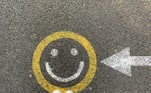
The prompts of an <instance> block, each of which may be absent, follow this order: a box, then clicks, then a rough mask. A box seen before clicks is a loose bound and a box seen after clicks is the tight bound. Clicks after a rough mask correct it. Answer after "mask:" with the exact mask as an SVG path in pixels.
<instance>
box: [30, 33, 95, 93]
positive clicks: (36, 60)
mask: <svg viewBox="0 0 151 93" xmlns="http://www.w3.org/2000/svg"><path fill="white" fill-rule="evenodd" d="M62 38H69V39H72V40H75V41H77V42H78V43H79V44H81V45H82V46H83V47H84V48H85V50H86V51H87V54H88V57H89V68H88V71H87V73H86V75H85V77H84V78H83V80H81V81H80V82H79V83H77V84H76V85H73V86H71V87H66V88H62V87H58V86H55V85H53V84H51V83H49V82H48V81H47V80H46V79H45V77H44V76H43V74H42V72H41V69H40V57H41V54H42V52H43V50H44V49H45V47H46V46H47V45H48V44H49V43H51V42H52V41H55V40H58V39H62ZM96 66H97V63H96V54H95V51H94V49H93V47H92V45H91V44H90V42H89V41H88V40H87V39H86V38H85V37H83V36H81V35H79V34H76V33H74V32H70V31H60V32H55V33H54V34H51V35H49V36H47V37H46V38H44V39H43V40H42V41H41V42H40V43H39V44H38V46H37V47H36V50H35V52H34V54H33V59H32V68H33V72H34V75H35V77H36V79H37V81H38V83H39V84H40V85H41V87H43V88H44V89H45V90H46V91H48V92H49V93H52V92H53V91H54V90H59V91H61V93H66V91H67V90H72V91H73V93H78V92H80V91H82V90H83V89H85V88H86V87H87V86H88V85H89V84H90V83H91V81H92V79H93V77H94V75H95V72H96Z"/></svg>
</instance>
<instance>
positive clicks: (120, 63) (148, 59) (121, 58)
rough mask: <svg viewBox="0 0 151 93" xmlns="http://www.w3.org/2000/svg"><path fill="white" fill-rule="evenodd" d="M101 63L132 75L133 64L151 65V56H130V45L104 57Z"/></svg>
mask: <svg viewBox="0 0 151 93" xmlns="http://www.w3.org/2000/svg"><path fill="white" fill-rule="evenodd" d="M101 63H104V64H105V65H107V66H110V67H112V68H113V69H115V70H118V71H120V72H121V73H123V74H126V75H128V76H130V77H131V76H132V74H131V66H151V56H130V48H129V47H128V48H125V49H123V50H122V51H120V52H119V53H116V54H114V55H112V56H111V57H109V58H106V59H104V60H103V61H101Z"/></svg>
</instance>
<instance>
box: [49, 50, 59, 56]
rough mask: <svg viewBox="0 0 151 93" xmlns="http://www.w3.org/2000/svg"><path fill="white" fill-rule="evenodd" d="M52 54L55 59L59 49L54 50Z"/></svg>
mask: <svg viewBox="0 0 151 93" xmlns="http://www.w3.org/2000/svg"><path fill="white" fill-rule="evenodd" d="M50 54H51V55H52V56H53V57H56V56H57V55H58V49H52V50H51V52H50Z"/></svg>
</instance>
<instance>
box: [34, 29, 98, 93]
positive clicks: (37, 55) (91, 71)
mask: <svg viewBox="0 0 151 93" xmlns="http://www.w3.org/2000/svg"><path fill="white" fill-rule="evenodd" d="M62 39H71V40H73V41H76V42H77V43H78V44H79V45H81V47H82V48H79V47H77V48H75V46H72V47H64V45H63V47H64V48H60V45H59V48H57V47H50V49H49V44H51V43H53V42H55V41H57V40H62ZM57 44H58V43H57ZM69 44H70V43H69V42H67V43H66V44H65V45H69ZM70 45H74V44H70ZM75 45H77V44H75ZM47 49H48V50H47ZM79 49H82V50H85V52H86V53H83V52H82V51H81V50H79ZM45 51H46V52H45ZM54 51H56V52H54ZM69 51H70V52H69ZM79 52H81V53H79ZM68 54H70V56H69V55H68ZM80 54H87V57H88V60H85V58H84V59H82V58H80V57H85V56H82V55H80ZM43 55H45V56H43ZM50 55H51V56H50ZM77 55H79V56H77ZM58 57H59V58H58ZM77 57H78V58H77ZM72 58H75V59H72ZM51 59H52V60H51ZM57 59H58V60H57ZM70 59H72V60H70ZM54 61H55V63H51V62H54ZM60 62H61V63H60ZM66 62H67V63H66ZM70 63H71V65H69V64H70ZM74 63H79V64H74ZM86 63H87V64H88V65H87V64H86ZM57 64H58V65H57ZM83 64H84V65H83ZM96 65H97V64H96V54H95V51H94V49H93V47H92V45H91V43H90V42H89V41H88V40H87V39H86V38H85V37H83V36H81V35H79V34H76V33H74V32H71V31H60V32H55V33H54V34H52V35H49V36H47V37H45V38H44V39H43V40H42V41H41V42H40V43H39V44H38V46H37V47H36V49H35V51H34V54H33V59H32V68H33V73H34V75H35V77H36V80H37V81H38V83H39V84H40V85H41V87H42V88H44V89H45V90H46V91H48V92H49V93H78V92H80V91H82V90H84V89H85V88H86V87H87V86H88V85H89V84H90V83H91V81H92V79H93V77H94V75H95V72H96ZM50 66H51V67H50ZM55 66H59V67H55ZM80 66H81V67H80ZM82 66H84V68H83V67H82ZM86 66H88V67H87V69H86V70H87V71H84V69H85V68H86ZM53 67H55V68H53ZM63 67H65V69H61V68H63ZM56 68H58V70H59V71H63V70H65V71H63V74H62V73H60V72H59V73H58V74H57V69H56ZM68 68H69V69H68ZM71 68H75V69H71ZM80 69H82V70H80ZM74 70H75V71H74ZM78 70H79V71H78ZM49 71H50V72H49ZM81 71H82V72H81ZM46 72H47V75H49V76H48V77H49V78H50V77H51V78H52V79H53V80H52V81H54V80H55V79H54V78H55V77H57V78H60V77H61V79H64V80H63V81H61V80H60V81H59V80H57V79H56V80H55V81H56V82H57V83H56V84H54V83H53V82H51V80H50V81H49V80H48V79H49V78H48V79H47V76H45V73H46ZM70 72H72V73H71V75H70ZM73 72H77V73H79V72H81V73H79V74H80V76H79V75H76V73H74V74H73ZM83 72H86V73H85V74H84V75H82V73H83ZM66 73H68V74H66ZM50 74H53V75H55V77H53V75H50ZM74 75H76V76H77V77H76V78H73V80H72V79H70V80H68V81H66V80H65V79H68V78H69V77H72V76H74ZM81 76H83V77H82V78H81V79H80V80H79V81H78V80H77V79H78V78H80V77H81ZM62 77H63V78H62ZM74 79H75V80H77V81H78V82H74ZM71 81H72V82H74V83H73V84H72V82H71ZM59 82H61V83H64V84H67V85H65V86H60V84H59ZM69 82H70V84H72V85H68V84H69ZM64 84H63V85H64Z"/></svg>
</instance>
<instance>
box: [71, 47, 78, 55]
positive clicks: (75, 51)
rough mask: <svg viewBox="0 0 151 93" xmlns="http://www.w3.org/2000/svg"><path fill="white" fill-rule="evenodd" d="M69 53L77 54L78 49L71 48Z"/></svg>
mask: <svg viewBox="0 0 151 93" xmlns="http://www.w3.org/2000/svg"><path fill="white" fill-rule="evenodd" d="M70 53H71V54H72V55H73V56H76V55H78V50H77V49H76V48H72V49H71V51H70Z"/></svg>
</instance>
